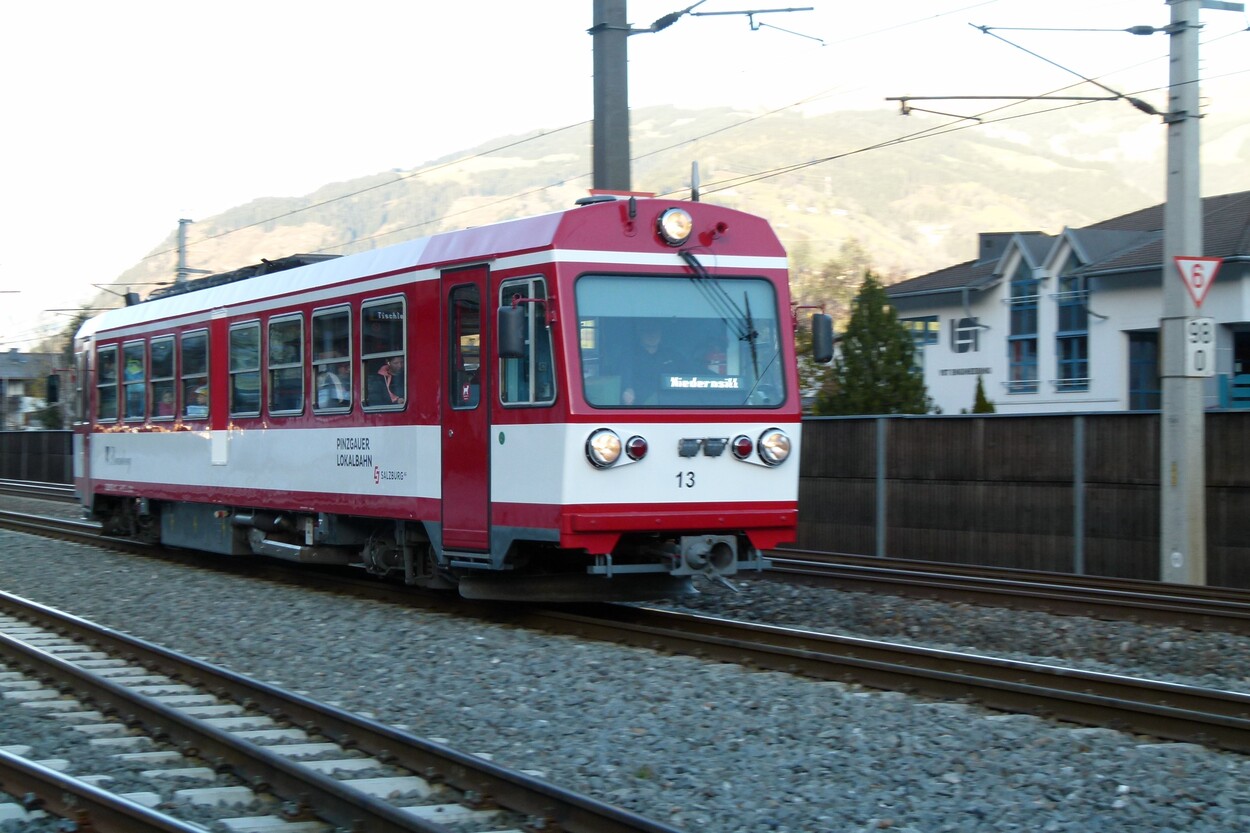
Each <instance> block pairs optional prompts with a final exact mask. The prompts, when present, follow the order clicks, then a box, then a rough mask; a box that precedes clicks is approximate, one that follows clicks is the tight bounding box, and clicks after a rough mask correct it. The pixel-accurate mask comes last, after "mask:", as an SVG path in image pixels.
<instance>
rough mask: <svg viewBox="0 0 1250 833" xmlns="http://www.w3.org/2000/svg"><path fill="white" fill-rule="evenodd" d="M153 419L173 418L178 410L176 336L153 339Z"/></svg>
mask: <svg viewBox="0 0 1250 833" xmlns="http://www.w3.org/2000/svg"><path fill="white" fill-rule="evenodd" d="M151 384H152V419H173V418H174V415H175V414H176V413H177V412H178V404H177V402H176V399H177V397H176V396H175V385H174V337H173V336H164V337H162V338H154V339H152V382H151Z"/></svg>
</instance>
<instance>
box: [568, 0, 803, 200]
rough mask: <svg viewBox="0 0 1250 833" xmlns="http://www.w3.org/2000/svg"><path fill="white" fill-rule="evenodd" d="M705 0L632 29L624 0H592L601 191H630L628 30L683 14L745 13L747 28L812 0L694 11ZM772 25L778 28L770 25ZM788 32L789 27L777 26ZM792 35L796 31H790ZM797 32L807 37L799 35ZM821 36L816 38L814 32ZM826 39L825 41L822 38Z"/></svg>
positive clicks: (653, 28) (651, 29)
mask: <svg viewBox="0 0 1250 833" xmlns="http://www.w3.org/2000/svg"><path fill="white" fill-rule="evenodd" d="M706 2H707V0H695V2H694V3H692V4H691V5H689V6H687V7H686V8H684V9H681V10H679V11H675V12H669V13H668V14H666V15H664V16H662V17H660V18H658V19H657V20H656V21H655V22H654V23H652V24H651V25H650V26H648V27H647V28H645V29H633V28H631V27H630V25H629V21H628V20H626V12H625V0H595V6H594V25H593V26H592V27H591V28H590V29H589V30H588V31H589V33H590V34H591V35H592V36H593V37H594V54H595V57H594V65H595V125H594V128H593V145H594V147H593V150H592V154H591V156H592V160H593V163H594V174H593V176H592V178H591V187H592V188H594V189H596V190H605V191H629V190H630V182H629V49H628V46H627V43H628V41H629V36H630V35H644V34H654V33H655V32H659V31H662V30H664V29H667V28H668V27H669V26H672V25H673V24H674V23H676V22H677V21H678V20H680V19H681V18H683V17H685V16H686V15H690V16H692V17H700V16H702V15H712V14H715V15H746V16H747V17H748V18H749V19H750V21H751V29H752V30H755V29H758V28H759V27H760V26H768V25H769V24H767V23H757V22H756V21H755V15H760V14H773V13H776V12H807V11H811V10H812V7H811V6H804V7H801V8H791V9H749V10H743V11H734V12H696V11H694V9H695V8H697V7H699V6H702V5H703V4H704V3H706ZM770 28H774V29H779V27H776V26H772V27H770ZM780 31H783V32H788V31H789V30H788V29H780ZM790 34H792V35H797V34H799V33H798V32H790ZM800 37H809V36H808V35H800ZM812 40H818V41H820V38H812ZM820 42H821V45H824V41H820Z"/></svg>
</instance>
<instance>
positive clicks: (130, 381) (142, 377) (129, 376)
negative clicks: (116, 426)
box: [122, 341, 148, 421]
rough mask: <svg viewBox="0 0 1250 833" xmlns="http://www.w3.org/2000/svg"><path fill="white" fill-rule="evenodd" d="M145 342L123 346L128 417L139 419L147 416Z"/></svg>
mask: <svg viewBox="0 0 1250 833" xmlns="http://www.w3.org/2000/svg"><path fill="white" fill-rule="evenodd" d="M143 354H144V344H143V342H142V341H131V342H128V343H127V344H125V345H123V346H122V371H123V373H124V382H123V384H124V386H125V397H126V419H127V420H128V421H130V420H137V419H143V418H144V417H145V416H147V404H148V396H147V384H146V383H145V382H146V379H147V372H146V368H145V367H144V358H145V356H144V355H143Z"/></svg>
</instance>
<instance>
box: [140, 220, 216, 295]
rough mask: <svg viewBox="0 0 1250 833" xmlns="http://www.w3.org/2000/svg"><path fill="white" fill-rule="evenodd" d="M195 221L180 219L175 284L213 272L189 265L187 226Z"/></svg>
mask: <svg viewBox="0 0 1250 833" xmlns="http://www.w3.org/2000/svg"><path fill="white" fill-rule="evenodd" d="M194 222H195V220H179V221H178V270H177V271H176V272H175V273H174V283H175V284H183V283H186V282H187V278H188V277H189V276H191V275H209V274H212V273H211V272H210V271H209V270H208V269H192V268H191V267H189V266H187V226H189V225H191V224H192V223H194ZM126 306H130V301H129V300H127V301H126Z"/></svg>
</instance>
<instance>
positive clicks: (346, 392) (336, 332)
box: [312, 307, 352, 412]
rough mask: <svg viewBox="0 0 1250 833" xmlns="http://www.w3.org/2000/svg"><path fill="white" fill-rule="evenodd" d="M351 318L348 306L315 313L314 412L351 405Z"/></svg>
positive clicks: (313, 338) (313, 322) (340, 408)
mask: <svg viewBox="0 0 1250 833" xmlns="http://www.w3.org/2000/svg"><path fill="white" fill-rule="evenodd" d="M351 321H352V318H351V310H349V309H348V308H347V307H339V308H337V309H332V310H319V311H318V312H314V313H313V320H312V352H313V362H314V364H313V372H314V373H315V374H316V377H315V379H316V382H315V388H316V401H315V402H314V403H313V410H314V411H319V412H320V411H346V410H349V409H350V408H351V406H352V362H351V356H350V355H349V353H350V348H351V343H352V340H351V326H352V325H351Z"/></svg>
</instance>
